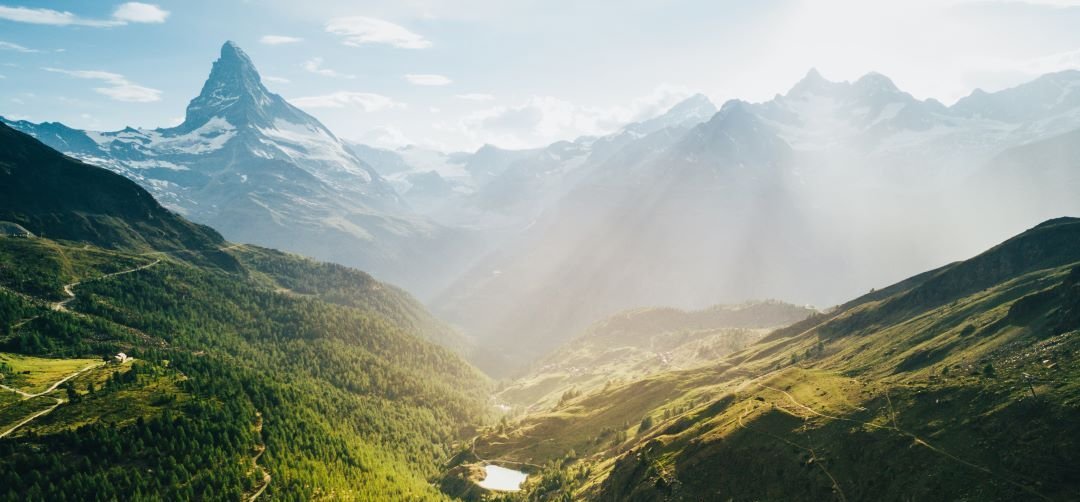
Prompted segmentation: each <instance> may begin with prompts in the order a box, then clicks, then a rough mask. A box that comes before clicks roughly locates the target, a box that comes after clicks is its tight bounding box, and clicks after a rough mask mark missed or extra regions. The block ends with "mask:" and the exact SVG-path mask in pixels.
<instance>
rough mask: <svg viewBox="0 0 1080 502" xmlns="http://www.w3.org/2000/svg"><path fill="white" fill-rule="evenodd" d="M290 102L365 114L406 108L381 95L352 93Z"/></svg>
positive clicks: (300, 105) (346, 92) (340, 93)
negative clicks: (355, 109)
mask: <svg viewBox="0 0 1080 502" xmlns="http://www.w3.org/2000/svg"><path fill="white" fill-rule="evenodd" d="M289 102H290V103H292V104H294V105H296V106H299V107H301V108H359V109H361V110H363V111H365V112H377V111H380V110H387V109H391V108H404V107H405V105H404V104H402V103H398V102H397V101H394V100H393V99H390V98H388V97H386V96H383V95H381V94H374V93H370V92H350V91H338V92H334V93H330V94H324V95H321V96H306V97H302V98H294V99H290V100H289Z"/></svg>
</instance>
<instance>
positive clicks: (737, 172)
mask: <svg viewBox="0 0 1080 502" xmlns="http://www.w3.org/2000/svg"><path fill="white" fill-rule="evenodd" d="M1078 88H1080V72H1061V73H1057V74H1051V75H1047V76H1044V77H1041V78H1039V79H1036V80H1035V81H1032V82H1030V83H1026V84H1023V85H1020V86H1018V87H1016V88H1013V89H1006V90H1003V91H1000V92H996V93H980V92H975V93H973V94H972V96H971V97H969V98H965V99H962V100H960V101H959V102H957V103H955V104H953V105H952V106H946V105H944V104H942V103H940V102H937V101H935V100H932V99H927V100H920V99H917V98H915V97H913V96H912V95H910V94H909V93H906V92H904V91H902V90H901V89H899V88H898V87H897V86H896V84H894V83H893V82H892V81H891V80H890V79H889V78H887V77H886V76H884V75H881V74H878V73H870V74H867V75H865V76H863V77H861V78H859V79H857V80H855V81H854V82H833V81H829V80H828V79H826V78H825V77H823V76H822V75H821V74H820V73H819V72H817V71H813V70H812V71H810V72H809V73H808V74H807V75H806V77H804V78H803V79H802V80H800V81H799V82H798V83H796V84H795V85H794V86H793V87H792V88H791V89H790V90H789V91H788V92H787V93H785V94H781V95H777V96H775V97H774V98H773V99H771V100H768V101H765V102H761V103H749V102H745V101H740V100H731V101H728V102H727V103H725V104H724V105H723V106H721V108H720V110H718V111H717V112H716V113H715V114H714V115H712V116H710V117H709V118H708V119H707V120H704V121H701V122H693V121H691V122H690V123H681V124H680V125H679V126H676V127H666V128H662V129H658V130H657V129H652V130H651V132H650V129H648V128H646V129H644V130H639V129H635V128H633V127H628V128H627V131H630V130H639V134H629V133H627V138H629V137H630V136H633V139H632V140H630V139H627V140H626V141H625V143H622V142H618V145H617V146H616V147H615V148H614V149H613V150H614V151H613V152H612V153H609V154H606V155H604V156H603V158H602V159H597V162H595V163H594V162H593V161H586V162H584V163H582V164H581V166H582V167H578V168H576V169H575V170H574V171H573V173H574V174H572V175H570V177H566V176H563V177H562V178H561V179H564V180H571V183H562V184H559V185H558V186H559V190H556V191H553V192H552V193H556V194H558V195H557V196H556V197H553V198H552V199H549V200H548V201H546V202H545V203H543V204H541V205H539V209H537V210H534V211H533V212H532V215H533V216H532V218H530V219H529V220H527V224H525V225H522V226H521V227H519V228H522V229H523V230H521V231H519V232H517V233H515V234H513V235H511V236H509V237H507V238H506V239H505V242H504V243H503V244H501V245H500V246H499V247H498V248H497V249H495V250H493V251H492V252H491V253H488V254H486V255H484V256H482V257H480V258H479V259H477V260H476V262H475V265H474V266H473V268H472V269H471V270H470V271H469V272H467V273H466V274H464V275H463V276H462V278H461V279H459V280H458V281H456V282H455V283H454V287H452V288H449V289H448V290H447V292H446V293H444V294H442V295H440V296H439V297H437V298H436V299H435V300H434V301H433V302H432V306H433V308H434V309H435V310H436V312H438V313H440V314H441V315H442V316H444V317H446V318H448V319H450V320H452V321H453V322H455V323H457V324H460V325H462V326H463V327H465V328H466V329H467V330H468V331H469V332H470V333H474V334H475V335H476V336H477V338H478V340H480V342H481V343H491V344H494V345H496V346H501V347H503V348H504V350H503V351H502V353H503V354H504V356H505V360H503V361H502V362H501V363H500V362H485V363H484V364H485V365H486V366H485V367H486V369H487V370H489V371H492V372H496V373H499V372H510V373H512V372H514V371H520V368H521V367H522V365H523V361H528V360H530V354H531V353H535V352H540V353H546V352H549V351H551V350H553V349H554V348H555V347H557V346H559V345H560V344H561V343H562V342H564V341H566V340H567V339H568V338H569V337H570V336H571V335H572V334H573V333H578V332H580V331H581V330H582V329H584V328H585V327H586V326H588V324H589V323H591V322H593V321H595V320H596V319H599V318H603V317H605V316H608V315H611V314H613V313H615V312H618V311H621V310H624V309H627V308H633V307H634V306H637V305H659V304H663V305H672V306H675V307H678V308H684V309H699V308H703V307H705V306H706V305H710V304H715V303H738V302H740V301H743V300H745V299H746V298H784V299H787V300H789V301H793V302H797V303H801V304H817V305H829V304H833V303H835V302H837V301H840V300H841V299H843V298H845V297H850V296H852V295H854V294H856V293H858V292H860V291H865V290H868V289H870V288H873V287H878V286H880V285H881V284H887V283H889V282H892V281H895V280H897V279H899V278H901V277H903V276H904V275H906V274H909V273H913V272H915V271H917V270H923V269H926V268H928V267H930V266H932V265H933V264H935V263H941V262H945V261H952V260H956V259H957V258H961V257H965V256H971V255H972V254H974V253H976V252H977V251H978V250H979V248H980V247H983V246H987V245H989V244H991V243H992V242H994V239H996V237H995V236H997V235H1001V234H1003V233H1010V232H1015V231H1017V230H1019V229H1022V228H1023V226H1024V225H1025V224H1026V223H1027V222H1029V221H1033V220H1038V219H1045V218H1048V217H1052V216H1054V215H1059V214H1069V213H1075V212H1077V211H1080V198H1076V197H1070V195H1071V194H1072V193H1074V192H1075V191H1077V190H1080V178H1077V176H1076V175H1075V173H1076V172H1077V171H1076V167H1077V166H1076V165H1075V162H1072V160H1071V159H1072V158H1073V157H1070V156H1069V152H1071V150H1070V149H1069V145H1071V144H1072V143H1070V140H1071V139H1072V138H1073V136H1075V132H1076V131H1080V102H1074V96H1080V94H1078V93H1077V92H1076V89H1078ZM981 94H986V97H984V98H980V97H979V96H980V95H981ZM1008 103H1016V104H1014V105H1008ZM687 107H688V108H690V109H694V107H693V106H692V102H691V103H689V104H688V105H687ZM980 107H983V108H985V110H983V111H982V112H980V111H979V110H980V109H981V108H980ZM1010 107H1011V108H1010ZM1013 109H1015V110H1021V109H1022V110H1027V111H1029V112H1030V113H1029V112H1025V113H1018V112H1014V111H1009V110H1013ZM707 110H708V107H704V108H702V111H703V112H704V111H707ZM676 115H677V114H676ZM691 116H693V117H699V116H700V114H691ZM661 122H663V121H661ZM600 143H601V141H600V140H596V141H593V142H592V143H591V144H590V146H589V149H590V150H592V151H593V154H592V155H593V156H595V155H597V154H596V152H597V151H598V150H597V146H596V145H598V144H600ZM613 144H614V143H613ZM562 165H566V164H564V163H560V162H557V161H553V162H547V163H546V164H540V165H537V166H535V167H530V172H545V167H543V166H547V167H546V169H558V167H559V166H562ZM510 172H513V171H512V168H511V169H508V170H507V171H506V173H510ZM504 175H505V174H504ZM560 183H561V182H560ZM492 186H494V185H492ZM507 192H509V193H514V192H513V191H509V190H507ZM509 199H510V200H513V201H520V200H527V199H525V198H523V197H520V196H515V197H509ZM1003 200H1007V201H1009V203H1008V204H1002V203H1001V201H1003ZM868 257H874V258H873V259H869V258H868ZM882 263H888V264H889V266H888V267H882V266H881V264H882Z"/></svg>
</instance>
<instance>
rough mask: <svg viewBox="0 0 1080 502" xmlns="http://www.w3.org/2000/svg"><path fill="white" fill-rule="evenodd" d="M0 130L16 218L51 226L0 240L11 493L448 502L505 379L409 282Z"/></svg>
mask: <svg viewBox="0 0 1080 502" xmlns="http://www.w3.org/2000/svg"><path fill="white" fill-rule="evenodd" d="M211 120H217V119H211ZM195 127H201V126H195ZM0 145H2V148H0V176H2V177H3V179H2V181H3V184H2V185H0V194H2V195H3V196H4V198H3V199H2V200H0V217H2V218H4V219H8V218H11V219H13V220H15V222H16V223H11V222H7V223H5V224H4V225H5V226H10V227H14V226H15V225H23V226H25V227H26V228H28V229H30V228H32V229H33V231H34V234H35V235H32V236H28V235H17V236H15V237H7V236H3V237H0V382H2V384H3V386H2V387H0V438H2V440H0V486H2V487H0V498H3V499H5V500H7V499H10V500H20V499H28V500H29V499H32V500H89V499H95V498H104V499H125V498H135V499H168V500H195V499H198V500H225V499H228V500H237V499H245V500H248V499H252V498H255V497H259V496H261V497H268V498H275V499H295V500H313V499H320V498H334V499H336V498H345V499H357V500H375V499H385V498H390V499H400V500H438V499H442V498H443V496H442V495H441V494H440V493H439V492H438V490H437V489H436V488H434V487H433V486H432V484H431V482H430V481H429V480H430V479H432V478H434V477H435V476H436V475H437V474H438V469H439V465H440V464H441V463H442V462H444V461H445V460H446V459H447V458H448V457H449V455H450V451H451V446H452V443H453V442H455V441H457V440H460V439H461V438H462V437H463V436H464V434H467V433H468V428H467V426H468V425H471V424H478V423H482V422H483V421H485V420H486V419H487V417H488V415H489V407H488V404H487V399H488V395H489V392H490V386H489V382H488V380H487V378H486V377H485V376H483V375H482V374H481V373H480V372H478V371H477V370H476V369H474V368H473V367H472V366H470V365H469V364H468V363H466V362H465V361H464V360H462V359H461V357H460V356H458V355H457V354H455V353H454V352H451V351H450V350H448V349H446V348H444V347H442V346H440V345H436V344H435V343H432V340H435V341H438V342H440V343H443V344H446V345H452V343H451V341H452V339H453V338H454V337H456V333H455V332H454V331H453V330H452V329H451V328H449V327H448V326H446V325H444V324H442V323H441V322H439V321H437V320H436V319H435V318H434V317H433V316H431V315H430V313H428V312H427V311H426V310H425V309H424V308H423V307H422V306H421V305H420V304H419V302H417V301H416V300H415V299H414V298H412V297H411V296H410V295H409V294H408V293H405V292H404V291H402V290H400V289H398V288H396V287H394V286H391V285H388V284H385V283H382V282H379V281H377V280H375V279H374V278H372V277H371V276H369V275H367V274H365V273H363V272H360V271H358V270H354V269H350V268H348V267H344V266H341V265H333V264H327V263H319V262H315V261H313V260H310V259H307V258H301V257H299V256H296V255H292V254H287V253H282V252H279V251H274V250H269V249H265V248H259V247H256V246H249V245H240V244H232V245H227V246H226V245H225V242H224V241H222V239H221V238H220V236H218V235H217V234H216V233H214V232H213V231H212V230H209V229H208V228H206V227H201V226H199V225H195V224H192V223H189V222H187V221H186V220H185V219H184V218H183V217H181V216H179V215H176V214H174V213H171V212H169V211H168V210H166V209H164V208H162V207H161V206H160V205H158V204H157V203H156V202H155V201H154V199H153V197H151V195H150V194H149V193H148V192H147V191H145V190H143V189H142V188H140V187H139V186H138V185H136V184H135V183H134V182H132V181H130V180H127V179H125V178H123V177H122V176H119V175H117V174H115V173H113V172H110V171H108V170H105V169H101V168H97V167H94V166H92V165H88V164H85V163H82V162H79V161H76V160H73V159H71V158H68V157H64V156H63V155H61V154H59V153H57V152H55V151H51V150H50V149H48V148H47V147H45V146H44V145H42V144H41V143H39V142H38V141H37V140H34V139H32V138H30V137H29V136H26V135H24V134H22V133H18V132H15V131H13V130H11V129H10V128H8V127H6V126H2V125H0ZM189 245H190V246H192V247H185V246H189ZM207 245H210V247H207ZM206 256H209V257H217V258H216V259H214V260H209V259H199V258H198V257H206ZM226 261H227V262H228V263H229V264H231V266H229V267H225V266H221V265H220V264H221V263H223V262H226ZM208 262H209V263H208ZM103 356H104V359H105V360H106V361H108V363H105V362H103Z"/></svg>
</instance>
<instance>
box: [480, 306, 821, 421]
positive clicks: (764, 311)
mask: <svg viewBox="0 0 1080 502" xmlns="http://www.w3.org/2000/svg"><path fill="white" fill-rule="evenodd" d="M816 313H817V311H816V310H814V309H811V308H807V307H799V306H796V305H790V304H786V303H782V302H776V301H766V302H748V303H744V304H740V305H714V306H712V307H709V308H707V309H702V310H695V311H685V310H680V309H673V308H662V307H653V308H641V309H633V310H628V311H626V312H620V313H618V314H616V315H613V316H611V317H608V318H606V319H603V320H600V321H597V322H595V323H593V324H592V325H590V326H589V327H588V328H586V329H585V331H583V332H582V333H580V334H579V335H577V336H576V337H575V338H573V339H572V340H570V341H569V342H567V343H566V344H564V345H563V346H561V347H559V349H558V350H556V351H555V352H554V353H552V354H551V355H549V356H547V357H545V358H543V359H541V360H540V361H539V362H537V363H535V364H533V367H532V369H531V370H530V371H529V373H528V374H527V375H525V376H523V377H521V378H518V379H516V380H515V381H514V382H513V383H511V384H508V385H507V386H506V387H505V388H503V389H501V390H500V391H499V392H498V393H497V394H496V395H495V399H496V400H497V401H499V402H500V403H503V404H504V405H507V406H512V407H520V408H528V409H529V410H531V411H536V410H538V409H542V408H549V407H551V406H552V405H554V404H556V403H557V402H558V401H560V400H565V399H567V397H572V396H574V395H580V394H582V393H589V392H593V391H596V390H598V389H600V388H601V387H604V386H610V385H613V384H617V383H620V382H626V381H631V380H636V379H639V378H642V377H644V376H646V375H650V374H654V373H660V372H666V371H675V370H678V369H689V368H695V367H699V366H703V365H711V364H713V363H714V362H715V361H716V359H718V358H720V357H723V356H725V355H727V354H730V353H732V352H737V351H739V350H742V349H744V348H746V347H747V346H749V345H751V344H753V343H754V342H756V341H758V340H760V339H761V338H762V337H764V336H765V335H767V334H768V333H770V332H771V331H773V330H774V329H776V328H779V327H784V326H787V325H790V324H792V323H795V322H798V321H802V320H803V319H806V318H807V317H809V316H811V315H813V314H816Z"/></svg>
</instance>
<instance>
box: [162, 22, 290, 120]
mask: <svg viewBox="0 0 1080 502" xmlns="http://www.w3.org/2000/svg"><path fill="white" fill-rule="evenodd" d="M297 113H300V114H302V112H299V110H295V109H294V108H292V107H291V106H289V105H288V104H287V103H285V101H284V100H283V99H282V98H281V97H280V96H278V95H276V94H272V93H271V92H270V91H269V90H268V89H267V88H266V86H264V85H263V84H262V79H261V78H260V77H259V71H258V70H256V69H255V63H253V62H252V61H251V58H250V57H249V56H248V55H247V54H246V53H245V52H244V51H243V50H242V49H241V48H240V46H239V45H237V44H236V43H235V42H232V41H228V42H225V44H224V45H222V46H221V56H220V57H219V58H218V60H217V61H214V64H213V66H212V67H211V69H210V76H209V77H208V78H207V79H206V83H205V84H203V88H202V92H200V93H199V96H198V97H196V98H195V99H193V100H191V103H190V104H188V107H187V115H186V118H185V119H184V123H183V124H181V125H180V126H179V129H181V130H184V131H191V130H194V129H198V128H199V127H202V126H203V125H205V124H206V123H207V122H209V121H210V120H212V119H214V118H223V119H225V120H226V121H228V122H229V124H232V125H233V126H235V127H241V126H245V125H255V126H259V127H267V126H270V125H272V123H273V118H274V116H275V115H281V114H284V115H287V117H286V118H288V119H291V120H292V119H296V118H297V117H295V115H296V114H297ZM293 121H296V120H293Z"/></svg>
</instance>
